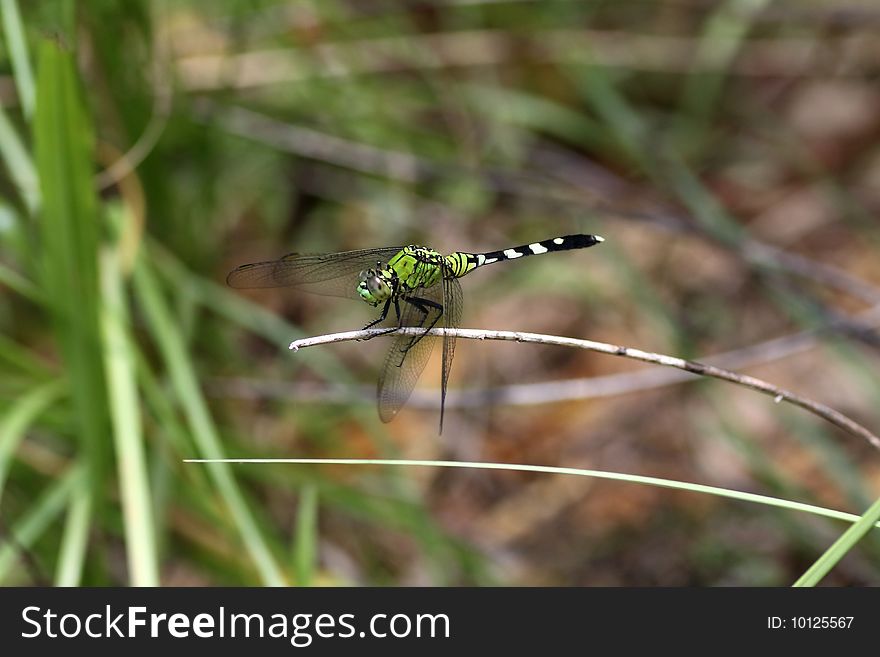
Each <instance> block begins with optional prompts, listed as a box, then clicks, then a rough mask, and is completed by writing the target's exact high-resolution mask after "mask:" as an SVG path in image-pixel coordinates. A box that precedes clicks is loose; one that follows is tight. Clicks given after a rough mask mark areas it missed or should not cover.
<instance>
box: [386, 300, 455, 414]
mask: <svg viewBox="0 0 880 657" xmlns="http://www.w3.org/2000/svg"><path fill="white" fill-rule="evenodd" d="M442 304H443V291H442V286H441V285H440V284H437V285H434V286H433V287H428V288H425V287H423V288H418V289H416V290H414V291H412V292H411V293H409V294H408V295H406V296H404V297H402V298H401V299H400V321H399V323H398V325H399V326H415V327H420V328H424V329H425V330H427V329H429V328H432V327H434V326H436V325H438V323H439V320H440V317H441V316H442V310H441V308H442ZM437 340H438V338H437V337H435V336H430V335H417V336H412V335H398V336H396V337H395V338H394V340H393V341H392V344H391V349H390V350H389V351H388V355H387V356H386V357H385V363H384V364H383V365H382V372H381V374H380V375H379V385H378V387H377V389H376V396H377V400H378V405H379V418H380V419H381V420H382V421H383V422H390V421H391V420H392V419H394V416H396V415H397V413H398V412H399V411H400V409H401V408H403V406H404V404H406V402H407V400H408V399H409V397H410V395H411V394H412V391H413V388H414V387H415V385H416V381H418V380H419V376H421V374H422V370H424V369H425V365H426V364H427V362H428V358H429V357H430V356H431V350H432V349H433V348H434V344H435V343H436V342H437Z"/></svg>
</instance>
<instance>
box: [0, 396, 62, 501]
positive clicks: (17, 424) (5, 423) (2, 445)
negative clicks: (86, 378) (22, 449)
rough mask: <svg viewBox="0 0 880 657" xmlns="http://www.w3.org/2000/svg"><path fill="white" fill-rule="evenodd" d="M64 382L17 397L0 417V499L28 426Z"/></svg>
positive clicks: (48, 403) (50, 402)
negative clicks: (17, 449)
mask: <svg viewBox="0 0 880 657" xmlns="http://www.w3.org/2000/svg"><path fill="white" fill-rule="evenodd" d="M65 383H66V382H62V381H57V380H56V381H52V382H50V383H47V384H44V385H41V386H39V387H38V388H35V389H34V390H33V391H31V392H30V393H29V394H27V395H25V396H23V397H21V398H20V399H18V400H17V401H16V402H15V403H14V404H13V406H12V407H11V408H10V409H9V411H8V412H7V413H6V415H5V416H4V417H2V418H0V500H2V499H3V485H4V483H5V482H6V475H7V473H8V472H9V468H10V466H11V465H12V458H13V455H14V454H15V450H16V448H17V447H18V444H19V443H20V442H21V439H22V437H23V436H24V433H25V432H26V431H27V430H28V427H29V426H30V425H31V424H33V422H34V420H36V419H37V418H38V417H39V416H40V413H42V412H43V411H44V410H45V409H46V408H48V407H49V406H50V405H51V404H52V403H54V402H55V401H57V400H58V398H59V397H60V396H61V394H62V393H63V392H64V390H65V389H66V385H65Z"/></svg>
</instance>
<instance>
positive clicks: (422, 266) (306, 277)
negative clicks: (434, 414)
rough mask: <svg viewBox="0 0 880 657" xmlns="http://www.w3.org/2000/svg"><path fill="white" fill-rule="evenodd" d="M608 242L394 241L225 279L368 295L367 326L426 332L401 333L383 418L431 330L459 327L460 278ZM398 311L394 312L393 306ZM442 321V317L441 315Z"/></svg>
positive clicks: (448, 346)
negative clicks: (461, 246) (439, 247)
mask: <svg viewBox="0 0 880 657" xmlns="http://www.w3.org/2000/svg"><path fill="white" fill-rule="evenodd" d="M602 241H604V240H603V238H601V237H599V236H598V235H565V236H563V237H554V238H552V239H548V240H543V241H541V242H533V243H532V244H523V245H522V246H514V247H512V248H509V249H504V250H502V251H490V252H489V253H463V252H455V253H450V254H449V255H443V254H442V253H439V252H438V251H435V250H433V249H429V248H426V247H424V246H416V245H410V246H389V247H384V248H378V249H361V250H359V251H343V252H341V253H326V254H314V255H306V254H300V253H291V254H289V255H286V256H284V257H283V258H281V259H279V260H270V261H268V262H256V263H252V264H248V265H242V266H241V267H238V268H237V269H234V270H233V271H232V272H230V274H229V276H227V278H226V282H227V284H228V285H230V286H231V287H234V288H263V287H293V288H295V289H297V290H302V291H304V292H312V293H315V294H324V295H329V296H338V297H349V298H354V299H361V300H362V301H365V302H366V303H368V304H369V305H371V306H373V307H374V308H379V307H380V306H381V308H382V310H381V313H380V315H379V317H377V318H376V319H375V320H373V321H372V322H370V323H369V324H367V325H366V326H365V327H364V328H365V329H368V328H371V327H373V326H376V325H380V324H382V323H383V322H386V320H388V321H389V323H387V324H385V326H387V327H388V330H389V332H390V331H394V330H396V329H397V328H402V327H415V328H420V329H424V331H425V332H424V333H419V334H417V335H415V336H413V335H405V334H401V335H398V336H397V337H396V338H395V339H394V341H393V343H392V345H391V349H390V351H389V352H388V355H387V356H386V357H385V363H384V364H383V366H382V373H381V374H380V376H379V384H378V388H377V398H378V404H379V417H380V418H381V420H382V421H383V422H390V421H391V420H392V419H393V418H394V416H396V415H397V413H398V411H400V409H401V408H402V407H403V405H404V404H405V403H406V401H407V400H408V399H409V397H410V394H412V390H413V388H414V387H415V385H416V381H417V380H418V378H419V375H421V373H422V370H423V369H424V368H425V365H426V363H427V362H428V357H429V356H430V355H431V351H432V349H433V348H434V344H435V343H436V342H437V339H438V337H437V336H434V335H427V332H428V331H430V330H431V329H432V328H434V327H435V326H437V325H438V324H440V325H441V326H443V327H444V328H447V329H455V328H458V327H459V325H460V321H461V305H462V294H461V285H460V284H459V282H458V279H459V278H461V277H462V276H464V275H465V274H468V273H470V272H472V271H473V270H474V269H478V268H480V267H483V266H485V265H490V264H492V263H495V262H502V261H505V260H516V259H518V258H524V257H526V256H531V255H540V254H543V253H552V252H554V251H568V250H570V249H584V248H586V247H589V246H593V245H595V244H598V243H600V242H602ZM392 308H393V309H394V316H393V317H392V318H390V319H389V314H390V311H391V309H392ZM441 319H442V320H443V322H442V324H441V323H440V320H441ZM454 353H455V336H454V335H450V334H449V333H444V335H443V369H442V381H441V393H440V433H442V432H443V413H444V410H445V406H446V385H447V382H448V381H449V370H450V368H451V367H452V356H453V354H454Z"/></svg>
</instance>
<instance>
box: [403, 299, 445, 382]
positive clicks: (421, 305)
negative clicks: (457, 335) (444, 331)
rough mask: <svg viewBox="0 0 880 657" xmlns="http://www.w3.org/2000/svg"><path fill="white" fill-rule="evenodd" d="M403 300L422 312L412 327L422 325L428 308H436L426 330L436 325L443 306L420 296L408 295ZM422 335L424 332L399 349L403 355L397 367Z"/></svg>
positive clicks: (428, 313) (441, 314)
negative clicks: (419, 319) (420, 317)
mask: <svg viewBox="0 0 880 657" xmlns="http://www.w3.org/2000/svg"><path fill="white" fill-rule="evenodd" d="M404 301H406V302H407V303H410V304H412V305H413V306H415V307H416V308H418V309H419V310H420V311H421V312H422V313H423V314H422V321H420V322H419V324H418V326H416V327H414V328H421V327H422V326H424V324H425V320H427V319H428V315H430V314H431V310H429V309H433V310H436V311H437V314H436V316H435V317H434V319H433V321H432V322H431V323H430V324H429V325H428V327H427V328H425V331H426V332H427V331H430V330H431V329H432V328H434V326H436V325H437V322H438V321H440V318H441V317H442V316H443V306H442V305H441V304H439V303H437V302H436V301H432V300H431V299H423V298H421V297H410V298H408V299H404ZM423 337H425V334H424V333H422V334H421V335H417V336H415V337H413V339H412V340H410V341H409V344H407V345H406V346H405V347H404V348H403V349H401V351H402V352H403V356H402V357H401V359H400V365H398V367H400V366H401V365H403V361H404V359H405V358H406V354H407V352H408V351H409V350H410V349H412V348H413V347H415V346H416V345H417V344H418V342H419V340H421V339H422V338H423Z"/></svg>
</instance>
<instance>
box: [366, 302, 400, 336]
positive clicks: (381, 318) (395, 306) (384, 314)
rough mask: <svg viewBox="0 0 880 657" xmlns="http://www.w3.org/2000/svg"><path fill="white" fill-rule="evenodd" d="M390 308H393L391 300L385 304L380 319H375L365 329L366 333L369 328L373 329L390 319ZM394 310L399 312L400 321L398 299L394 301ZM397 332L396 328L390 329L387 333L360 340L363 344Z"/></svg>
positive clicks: (398, 313)
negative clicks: (387, 318)
mask: <svg viewBox="0 0 880 657" xmlns="http://www.w3.org/2000/svg"><path fill="white" fill-rule="evenodd" d="M390 307H391V299H388V301H386V302H385V306H384V307H383V308H382V314H381V315H379V318H378V319H374V320H373V321H372V322H370V323H369V324H367V325H366V326H365V327H364V329H363V330H364V331H366V330H367V329H368V328H372V327H374V326H375V325H376V324H378V323H380V322H383V321H385V318H386V317H388V309H389V308H390ZM394 310H395V311H396V312H397V317H398V319H400V306H399V305H398V304H397V299H394ZM396 330H397V328H396V327H395V328H390V329H388V330H386V331H383V332H382V333H376V334H375V335H371V336H369V337H366V338H360V341H361V342H366V341H367V340H372V339H373V338H375V337H377V336H380V335H385V334H386V333H391V332H392V331H396Z"/></svg>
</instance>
